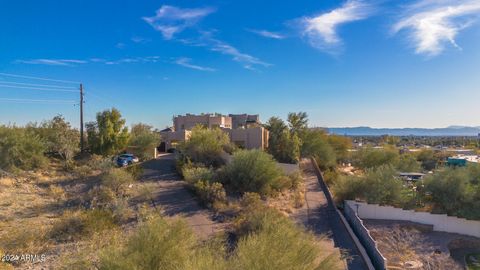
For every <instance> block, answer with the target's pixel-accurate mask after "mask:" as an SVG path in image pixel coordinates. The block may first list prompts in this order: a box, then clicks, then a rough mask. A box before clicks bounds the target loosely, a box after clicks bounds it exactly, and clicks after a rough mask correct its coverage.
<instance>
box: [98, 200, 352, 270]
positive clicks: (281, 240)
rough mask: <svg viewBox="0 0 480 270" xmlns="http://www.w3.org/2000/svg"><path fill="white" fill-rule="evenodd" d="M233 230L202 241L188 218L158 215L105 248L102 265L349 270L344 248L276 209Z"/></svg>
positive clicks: (251, 215) (248, 218)
mask: <svg viewBox="0 0 480 270" xmlns="http://www.w3.org/2000/svg"><path fill="white" fill-rule="evenodd" d="M250 203H252V202H250ZM253 203H254V202H253ZM249 209H251V208H249ZM233 233H235V235H236V238H235V241H233V242H232V241H228V240H227V238H226V236H224V235H218V236H216V237H214V238H212V239H209V240H208V241H206V242H201V241H199V240H198V239H197V238H196V237H195V236H194V234H193V233H192V231H191V230H190V229H189V228H188V226H187V225H186V223H185V222H184V221H183V220H181V219H166V218H164V217H162V216H155V217H153V218H151V219H148V220H146V221H145V222H143V223H142V224H141V225H140V226H139V227H138V228H137V229H136V230H135V231H134V232H133V233H132V234H131V235H130V236H129V237H128V238H127V239H126V240H125V241H121V242H120V243H118V242H117V243H115V244H114V245H111V246H107V247H105V248H104V249H103V250H102V252H101V255H100V260H99V269H132V267H134V268H135V269H318V270H320V269H343V264H342V261H341V259H340V254H339V252H338V250H336V249H332V248H330V247H328V245H326V244H325V242H324V241H322V240H321V239H317V238H316V237H315V236H313V235H312V234H311V233H308V232H306V231H304V230H303V229H301V228H299V227H297V226H296V225H295V224H293V222H292V221H290V220H289V219H287V218H286V217H284V216H283V215H281V214H279V213H278V212H276V211H275V210H273V209H267V208H265V209H264V208H260V209H259V208H257V209H256V210H255V211H254V212H253V213H249V214H248V215H247V214H245V215H242V216H240V217H239V218H238V225H237V227H236V228H235V229H234V230H233Z"/></svg>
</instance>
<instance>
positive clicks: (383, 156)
mask: <svg viewBox="0 0 480 270" xmlns="http://www.w3.org/2000/svg"><path fill="white" fill-rule="evenodd" d="M398 159H399V154H398V151H397V150H396V149H395V148H389V147H386V148H384V149H374V148H370V147H368V148H363V149H360V150H359V151H357V152H356V153H355V154H354V155H353V165H354V166H355V167H358V168H361V169H371V168H377V167H380V166H384V165H392V166H395V165H396V164H397V162H398Z"/></svg>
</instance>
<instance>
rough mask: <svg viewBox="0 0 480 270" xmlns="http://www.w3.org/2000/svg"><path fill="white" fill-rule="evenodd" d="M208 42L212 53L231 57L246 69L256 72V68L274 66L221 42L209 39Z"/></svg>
mask: <svg viewBox="0 0 480 270" xmlns="http://www.w3.org/2000/svg"><path fill="white" fill-rule="evenodd" d="M208 41H209V49H210V50H211V51H214V52H219V53H221V54H224V55H229V56H231V57H232V59H233V60H234V61H236V62H239V63H241V64H243V67H244V68H246V69H251V70H254V69H255V66H264V67H269V66H271V65H272V64H269V63H267V62H264V61H262V60H260V59H258V58H257V57H254V56H252V55H249V54H246V53H242V52H240V51H239V50H238V49H237V48H235V47H233V46H232V45H230V44H227V43H225V42H223V41H221V40H218V39H214V38H209V39H208Z"/></svg>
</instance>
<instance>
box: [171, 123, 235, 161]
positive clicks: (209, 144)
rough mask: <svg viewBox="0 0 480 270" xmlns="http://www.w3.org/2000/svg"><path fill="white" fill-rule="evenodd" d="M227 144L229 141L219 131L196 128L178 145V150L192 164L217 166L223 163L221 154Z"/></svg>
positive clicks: (217, 129) (225, 135)
mask: <svg viewBox="0 0 480 270" xmlns="http://www.w3.org/2000/svg"><path fill="white" fill-rule="evenodd" d="M229 144H230V139H229V138H228V136H227V134H225V132H223V131H222V130H221V129H219V128H215V129H208V128H205V127H202V126H196V127H194V128H193V129H192V132H191V134H190V138H189V139H188V140H187V141H185V142H182V143H181V144H180V150H181V152H182V153H183V154H184V155H185V156H186V157H187V158H188V159H190V160H191V161H192V162H195V163H202V164H204V165H205V166H207V167H209V166H219V165H221V164H223V163H224V162H223V159H222V153H223V151H224V148H225V147H226V146H228V145H229Z"/></svg>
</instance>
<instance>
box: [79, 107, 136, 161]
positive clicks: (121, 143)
mask: <svg viewBox="0 0 480 270" xmlns="http://www.w3.org/2000/svg"><path fill="white" fill-rule="evenodd" d="M86 129H87V136H88V145H89V147H90V150H91V151H92V152H93V153H96V154H101V155H113V154H116V153H118V152H120V151H121V150H123V149H124V148H125V147H126V146H127V144H128V140H129V134H128V128H127V127H126V126H125V119H123V118H122V115H121V114H120V111H118V110H117V109H115V108H112V109H111V110H105V111H103V112H99V113H97V118H96V122H89V123H87V124H86Z"/></svg>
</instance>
